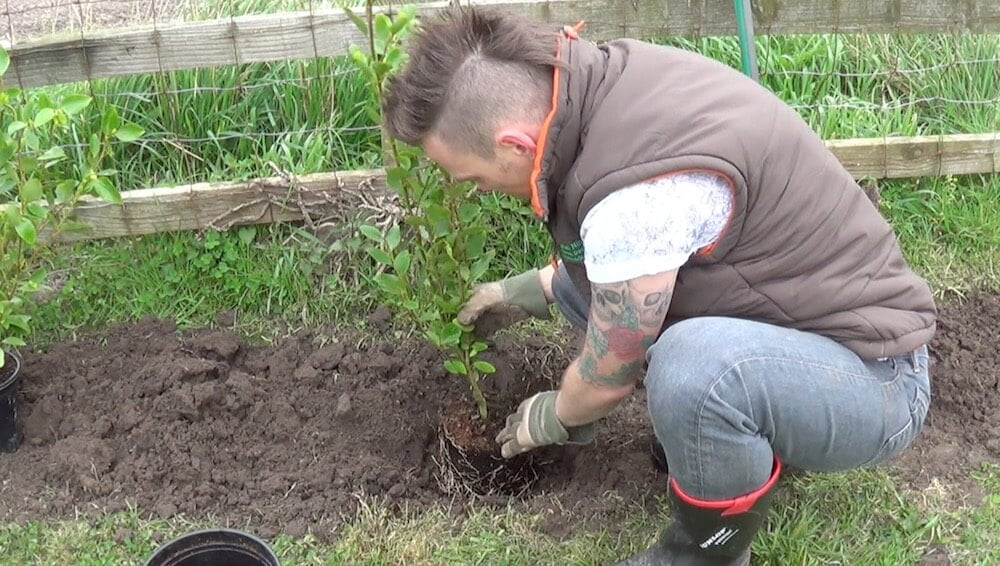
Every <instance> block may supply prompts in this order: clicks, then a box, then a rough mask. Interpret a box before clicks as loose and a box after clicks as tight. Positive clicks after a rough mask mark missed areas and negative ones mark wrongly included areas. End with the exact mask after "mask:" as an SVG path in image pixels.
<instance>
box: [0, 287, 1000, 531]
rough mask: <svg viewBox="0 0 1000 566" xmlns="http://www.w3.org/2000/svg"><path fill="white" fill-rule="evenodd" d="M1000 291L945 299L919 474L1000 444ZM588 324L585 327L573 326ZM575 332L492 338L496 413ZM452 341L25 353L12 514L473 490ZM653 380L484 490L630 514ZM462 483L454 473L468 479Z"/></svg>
mask: <svg viewBox="0 0 1000 566" xmlns="http://www.w3.org/2000/svg"><path fill="white" fill-rule="evenodd" d="M996 320H1000V296H991V295H980V296H975V297H972V298H970V299H968V300H967V301H964V302H949V303H945V304H942V305H941V314H940V323H939V332H938V334H937V336H936V338H935V340H934V342H933V344H932V360H931V362H932V367H931V371H932V380H933V388H934V390H933V396H934V397H933V400H932V405H931V414H930V416H929V418H928V420H927V425H926V427H925V430H924V432H923V434H922V435H921V437H920V439H919V441H918V442H917V443H916V444H915V446H914V447H912V448H911V449H910V450H908V451H907V453H906V454H904V456H902V457H901V458H900V459H899V460H898V461H896V462H895V463H894V464H893V466H894V468H895V469H896V471H897V472H898V473H899V474H900V475H902V476H903V477H905V478H907V479H909V480H914V481H918V482H923V481H928V480H929V479H931V478H935V477H936V478H940V479H942V480H944V481H947V482H951V483H954V482H964V481H967V479H968V476H969V471H970V470H972V469H973V468H975V467H976V466H978V465H979V463H981V462H983V461H997V460H998V459H1000V440H998V438H997V436H996V430H998V429H1000V403H998V401H1000V389H998V380H1000V360H998V359H997V358H998V356H1000V354H998V352H997V344H998V335H997V330H996V326H995V323H996ZM575 340H576V338H575V337H574V338H572V339H570V338H567V342H568V343H574V342H575ZM573 349H574V348H573V347H572V346H568V347H563V346H561V345H560V344H554V343H551V342H547V341H545V340H542V339H541V338H538V337H534V338H530V339H528V340H526V341H513V340H511V339H509V338H507V339H502V340H500V341H499V342H498V344H497V345H496V346H495V348H493V349H492V350H491V351H490V352H489V353H488V354H487V355H486V359H488V360H490V361H491V362H493V363H494V364H495V365H496V366H497V368H498V372H497V374H495V375H494V376H491V377H489V378H487V379H486V380H485V382H484V388H485V390H486V393H487V396H488V398H490V399H491V400H493V401H494V402H495V403H494V405H493V406H491V411H493V412H494V414H496V415H498V416H499V415H501V414H506V412H508V411H509V410H511V409H512V408H513V406H514V405H516V403H517V402H518V401H519V400H520V399H521V398H522V397H523V396H524V395H527V394H528V393H530V392H532V391H537V390H541V389H546V388H550V387H552V384H551V382H550V381H549V380H550V379H551V380H556V379H558V377H559V375H560V372H561V369H562V367H564V365H565V363H566V362H567V361H568V360H569V358H570V356H571V355H572V352H573ZM440 368H441V360H440V359H439V358H438V356H437V355H436V353H435V351H434V349H433V348H431V347H429V346H427V345H425V344H422V343H421V342H419V341H414V340H409V341H401V340H397V339H394V338H393V337H392V336H389V335H385V336H379V337H378V338H365V337H363V336H361V335H360V334H359V333H352V332H342V333H340V334H338V335H337V336H330V335H328V334H325V333H322V332H312V333H303V334H300V335H297V336H295V337H292V338H288V339H285V340H282V341H280V342H277V343H275V344H273V345H253V346H251V345H248V344H247V343H245V342H243V341H242V340H240V339H239V338H238V337H237V336H236V335H235V334H233V333H232V332H229V331H225V330H222V331H220V330H204V331H198V332H177V331H176V329H175V327H174V326H173V325H172V324H171V323H169V322H165V321H157V320H143V321H140V322H138V323H136V324H129V325H123V326H118V327H114V328H110V329H108V330H107V331H105V332H103V333H99V334H93V335H90V336H84V337H81V338H80V339H79V340H78V341H74V342H66V343H57V344H52V345H50V346H49V347H48V348H46V350H45V351H44V352H40V353H29V354H27V355H26V356H25V371H24V376H23V381H22V386H21V400H22V410H23V412H24V416H25V433H26V440H25V444H24V446H23V447H22V448H21V449H20V450H19V451H18V452H17V453H15V454H9V455H3V456H2V457H0V476H2V477H3V478H4V479H3V484H2V490H0V517H2V518H3V520H14V521H24V520H29V519H41V518H50V517H52V518H68V517H73V516H75V515H76V514H77V513H80V512H82V513H84V514H88V513H95V512H96V513H103V512H108V511H114V510H118V509H123V508H125V507H126V505H134V506H135V507H136V508H137V509H138V510H139V512H140V513H141V514H142V515H150V516H161V517H167V516H174V515H178V514H185V515H188V516H192V517H205V516H215V517H216V518H217V520H218V521H219V522H220V523H227V522H228V523H229V524H240V525H252V526H254V527H255V528H256V529H257V531H258V532H260V533H262V534H264V535H265V536H268V535H271V534H274V533H277V532H285V533H288V534H292V535H298V534H302V533H303V532H306V531H313V532H315V533H316V534H318V535H319V536H321V537H325V536H327V535H329V534H331V533H335V532H336V526H337V525H338V524H340V523H341V522H342V521H343V520H346V519H350V518H351V517H352V515H353V514H354V513H355V511H356V510H357V508H358V505H359V502H361V501H364V500H370V499H371V498H378V499H380V500H382V501H384V502H386V503H387V504H388V505H390V506H391V507H393V508H396V509H404V508H405V509H410V510H415V511H419V510H420V509H422V508H425V507H426V506H429V505H432V504H445V505H451V506H453V507H458V508H461V507H462V506H464V505H467V504H469V503H470V502H471V501H473V499H471V498H470V496H468V495H467V494H465V493H464V492H462V491H461V490H457V491H450V492H449V491H448V490H446V489H444V487H449V486H448V484H447V483H444V484H443V482H442V481H441V480H442V475H441V474H440V472H441V470H442V465H441V454H442V451H441V447H440V443H439V438H438V423H439V416H440V413H441V410H442V408H443V407H444V406H445V404H446V403H448V402H449V400H450V399H454V398H455V395H459V394H464V391H462V387H464V385H463V383H462V382H461V381H460V380H458V379H455V378H454V377H453V376H447V375H445V373H444V371H443V370H442V369H440ZM651 434H652V433H651V429H650V428H649V425H648V417H647V416H646V413H645V406H644V402H643V391H642V390H639V391H637V394H636V395H635V396H633V398H632V399H631V400H629V401H628V402H626V403H625V404H624V405H623V406H622V407H621V408H619V409H618V410H617V411H616V412H615V413H614V414H613V415H612V416H610V417H609V418H608V419H606V422H605V424H604V425H603V426H602V430H601V433H600V435H599V437H598V440H597V442H596V444H594V445H591V446H587V447H583V448H575V447H573V448H571V447H566V448H557V449H549V450H544V451H539V452H538V453H537V454H535V455H533V458H534V460H535V462H534V463H535V464H536V468H535V469H536V470H537V471H538V474H539V476H538V479H537V480H536V481H534V482H533V483H532V484H531V485H530V487H528V488H527V490H526V491H525V492H523V493H519V494H517V495H504V494H495V495H491V496H487V497H484V498H483V497H481V498H478V500H477V501H478V503H479V504H485V505H493V504H496V505H507V504H508V503H511V502H514V503H515V504H517V505H522V506H525V507H526V508H528V509H532V510H539V511H551V517H552V520H551V521H549V522H548V523H546V524H547V525H548V526H549V527H551V528H552V529H553V531H554V532H555V533H557V534H565V533H566V532H567V529H569V530H572V529H571V528H570V527H569V526H568V525H569V524H570V523H569V522H567V521H564V520H563V518H564V517H567V516H568V515H566V514H567V513H569V514H572V516H573V517H574V518H582V517H587V516H589V517H595V516H601V515H605V516H606V515H608V514H615V513H617V512H619V511H622V510H624V509H625V508H626V507H628V506H634V505H635V504H638V503H641V502H642V501H644V500H646V499H648V497H649V496H654V495H660V494H662V493H663V492H664V489H665V485H666V477H665V476H664V475H663V474H661V473H659V472H657V471H655V470H654V468H653V466H652V465H651V461H650V458H649V452H648V444H649V440H650V438H651ZM450 487H455V486H453V485H452V486H450Z"/></svg>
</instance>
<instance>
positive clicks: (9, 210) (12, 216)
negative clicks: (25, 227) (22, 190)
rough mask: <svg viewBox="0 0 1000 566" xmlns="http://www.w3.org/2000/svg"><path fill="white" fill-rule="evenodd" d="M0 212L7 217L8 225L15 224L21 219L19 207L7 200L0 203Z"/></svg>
mask: <svg viewBox="0 0 1000 566" xmlns="http://www.w3.org/2000/svg"><path fill="white" fill-rule="evenodd" d="M0 212H2V213H3V215H4V216H6V217H7V223H8V224H10V225H14V224H17V223H18V222H20V221H21V209H20V207H18V206H17V205H16V204H13V203H9V202H8V203H4V204H0Z"/></svg>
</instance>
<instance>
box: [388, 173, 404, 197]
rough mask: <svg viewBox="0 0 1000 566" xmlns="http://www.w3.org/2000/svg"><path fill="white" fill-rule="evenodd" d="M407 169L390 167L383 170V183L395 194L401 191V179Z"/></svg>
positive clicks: (402, 179)
mask: <svg viewBox="0 0 1000 566" xmlns="http://www.w3.org/2000/svg"><path fill="white" fill-rule="evenodd" d="M406 176H407V171H406V169H403V168H402V167H390V168H389V169H388V170H386V172H385V184H386V186H388V187H389V188H390V189H392V190H393V191H395V192H396V194H402V193H403V181H404V180H405V179H406Z"/></svg>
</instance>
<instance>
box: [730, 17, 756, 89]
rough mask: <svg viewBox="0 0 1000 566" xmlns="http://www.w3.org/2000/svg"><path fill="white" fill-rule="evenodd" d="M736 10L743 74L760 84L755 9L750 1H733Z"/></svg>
mask: <svg viewBox="0 0 1000 566" xmlns="http://www.w3.org/2000/svg"><path fill="white" fill-rule="evenodd" d="M733 6H734V7H735V8H736V32H737V34H738V35H739V37H740V62H741V63H742V64H743V74H745V75H747V76H748V77H751V78H752V79H753V80H755V81H757V82H760V71H759V70H758V69H757V46H756V45H755V44H754V41H753V9H752V8H751V7H750V0H733Z"/></svg>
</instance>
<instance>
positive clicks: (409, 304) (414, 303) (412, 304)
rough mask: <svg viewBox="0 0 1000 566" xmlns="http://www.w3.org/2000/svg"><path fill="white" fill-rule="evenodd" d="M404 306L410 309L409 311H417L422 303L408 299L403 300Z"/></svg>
mask: <svg viewBox="0 0 1000 566" xmlns="http://www.w3.org/2000/svg"><path fill="white" fill-rule="evenodd" d="M403 308H404V309H406V310H408V311H415V310H417V309H418V308H420V303H418V302H417V301H416V300H414V299H407V300H405V301H403Z"/></svg>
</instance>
